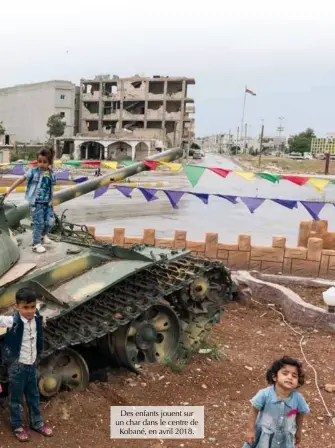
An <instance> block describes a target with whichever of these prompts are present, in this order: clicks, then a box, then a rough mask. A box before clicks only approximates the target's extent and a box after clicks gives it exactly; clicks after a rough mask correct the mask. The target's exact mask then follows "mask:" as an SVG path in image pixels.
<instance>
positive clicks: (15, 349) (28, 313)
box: [0, 288, 52, 442]
mask: <svg viewBox="0 0 335 448" xmlns="http://www.w3.org/2000/svg"><path fill="white" fill-rule="evenodd" d="M37 299H38V296H37V294H36V293H35V291H34V290H32V289H31V288H21V289H19V290H18V291H17V293H16V310H15V312H14V314H13V315H12V316H0V327H7V332H6V334H5V336H4V341H3V347H2V362H3V363H4V364H5V365H6V366H7V367H8V380H9V411H10V424H11V427H12V431H13V433H14V435H15V437H16V439H17V440H19V441H20V442H28V441H29V437H28V434H27V433H26V431H25V429H24V428H23V425H22V400H23V395H25V397H26V401H27V406H28V409H29V420H30V428H31V429H32V430H34V431H36V432H38V433H39V434H42V435H43V436H47V437H50V436H51V435H52V430H51V429H50V428H49V427H47V426H45V425H44V423H43V419H42V416H41V412H40V394H39V391H38V387H37V368H36V361H37V358H38V356H39V355H40V354H41V353H42V351H43V319H42V316H41V315H40V314H39V312H38V310H37V308H36V305H37Z"/></svg>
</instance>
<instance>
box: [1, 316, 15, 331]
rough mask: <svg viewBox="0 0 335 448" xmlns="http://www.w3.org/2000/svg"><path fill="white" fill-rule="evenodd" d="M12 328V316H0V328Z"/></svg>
mask: <svg viewBox="0 0 335 448" xmlns="http://www.w3.org/2000/svg"><path fill="white" fill-rule="evenodd" d="M12 326H13V316H0V327H6V328H11V327H12Z"/></svg>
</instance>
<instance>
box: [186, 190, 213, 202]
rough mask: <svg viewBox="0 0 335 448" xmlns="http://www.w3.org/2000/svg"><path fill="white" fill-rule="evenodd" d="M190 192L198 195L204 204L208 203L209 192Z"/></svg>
mask: <svg viewBox="0 0 335 448" xmlns="http://www.w3.org/2000/svg"><path fill="white" fill-rule="evenodd" d="M189 194H193V196H196V197H197V198H199V199H200V200H201V201H202V202H203V203H204V204H208V198H209V194H207V193H192V192H189Z"/></svg>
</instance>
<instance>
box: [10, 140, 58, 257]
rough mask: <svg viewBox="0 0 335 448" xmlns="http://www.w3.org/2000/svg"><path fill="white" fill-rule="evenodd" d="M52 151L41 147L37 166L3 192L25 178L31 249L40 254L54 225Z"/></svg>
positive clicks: (47, 242)
mask: <svg viewBox="0 0 335 448" xmlns="http://www.w3.org/2000/svg"><path fill="white" fill-rule="evenodd" d="M53 159H54V151H53V150H52V149H46V148H45V149H42V150H41V151H40V152H39V153H38V155H37V166H36V167H33V168H31V169H30V170H28V171H27V172H26V173H25V175H24V176H22V177H20V179H18V180H17V181H15V182H14V183H13V185H12V186H11V187H10V188H9V189H8V191H7V193H5V197H8V195H9V194H10V192H11V191H12V190H14V189H15V188H16V187H17V186H19V185H21V184H22V183H23V182H24V181H25V180H27V188H26V195H25V198H26V200H27V201H28V202H29V205H30V213H31V217H32V220H33V226H34V227H33V251H34V252H37V253H38V254H42V253H44V252H45V251H46V249H45V247H44V246H43V245H44V244H51V240H50V239H49V238H48V236H47V234H48V233H49V232H50V230H51V229H52V227H53V225H54V213H53V207H52V200H53V186H54V185H55V184H56V178H55V175H54V173H53V170H52V165H53Z"/></svg>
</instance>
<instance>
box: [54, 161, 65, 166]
mask: <svg viewBox="0 0 335 448" xmlns="http://www.w3.org/2000/svg"><path fill="white" fill-rule="evenodd" d="M62 163H63V162H62V161H61V160H55V161H54V165H61V164H62Z"/></svg>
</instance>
